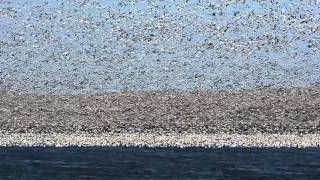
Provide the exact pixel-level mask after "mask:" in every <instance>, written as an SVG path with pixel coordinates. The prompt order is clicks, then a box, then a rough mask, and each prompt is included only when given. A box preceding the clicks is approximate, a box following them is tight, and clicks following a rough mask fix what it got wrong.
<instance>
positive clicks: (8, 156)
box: [0, 147, 320, 179]
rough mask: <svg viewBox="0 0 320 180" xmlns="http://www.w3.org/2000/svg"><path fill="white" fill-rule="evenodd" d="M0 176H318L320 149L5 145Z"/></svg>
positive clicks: (1, 156)
mask: <svg viewBox="0 0 320 180" xmlns="http://www.w3.org/2000/svg"><path fill="white" fill-rule="evenodd" d="M0 159H1V162H0V179H90V178H95V179H247V178H253V179H317V178H319V177H320V149H319V148H308V149H295V148H281V149H275V148H264V149H261V148H260V149H259V148H222V149H203V148H187V149H178V148H155V149H153V148H124V147H117V148H110V147H88V148H78V147H67V148H66V147H64V148H54V147H36V148H21V147H7V148H3V147H2V148H0Z"/></svg>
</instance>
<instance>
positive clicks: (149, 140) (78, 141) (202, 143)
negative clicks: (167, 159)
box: [0, 133, 320, 148]
mask: <svg viewBox="0 0 320 180" xmlns="http://www.w3.org/2000/svg"><path fill="white" fill-rule="evenodd" d="M12 146H20V147H32V146H53V147H67V146H78V147H90V146H110V147H115V146H125V147H151V148H152V147H179V148H186V147H204V148H222V147H275V148H281V147H295V148H307V147H320V138H319V134H307V135H301V136H299V135H294V134H285V135H280V134H255V135H239V134H209V135H204V134H167V135H157V134H138V133H133V134H130V133H127V134H125V133H120V134H100V135H88V134H0V147H12Z"/></svg>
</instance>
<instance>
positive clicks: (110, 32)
mask: <svg viewBox="0 0 320 180" xmlns="http://www.w3.org/2000/svg"><path fill="white" fill-rule="evenodd" d="M319 5H320V4H319V1H268V2H266V1H245V0H241V1H240V0H239V1H215V3H213V2H212V1H206V0H168V1H134V0H127V1H124V0H123V1H113V0H112V1H107V2H101V1H97V0H76V1H62V0H57V1H44V0H36V1H27V0H20V1H17V2H15V1H10V0H0V27H1V28H0V63H1V66H0V77H1V78H0V79H1V82H0V88H1V89H9V90H10V89H11V90H16V91H21V92H38V93H41V92H42V93H43V92H50V93H77V92H78V93H79V92H94V91H117V90H141V89H142V90H146V89H147V90H148V89H149V90H150V89H151V90H159V89H179V90H195V89H210V90H215V89H238V88H251V87H257V86H259V87H260V86H305V85H308V84H310V83H314V82H317V81H319V80H320V77H319V74H320V63H319V61H318V59H319V58H320V51H319V50H320V23H319V22H320V6H319Z"/></svg>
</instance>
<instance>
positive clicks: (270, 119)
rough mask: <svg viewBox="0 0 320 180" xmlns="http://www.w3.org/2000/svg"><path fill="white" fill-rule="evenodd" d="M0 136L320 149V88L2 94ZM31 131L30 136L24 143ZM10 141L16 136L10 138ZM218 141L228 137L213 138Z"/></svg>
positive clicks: (33, 140) (30, 141) (4, 139)
mask: <svg viewBox="0 0 320 180" xmlns="http://www.w3.org/2000/svg"><path fill="white" fill-rule="evenodd" d="M0 132H1V133H0V136H1V137H0V146H4V145H7V144H8V143H9V144H18V145H19V144H20V145H23V142H26V145H40V144H39V142H38V141H37V140H41V139H43V138H44V137H46V138H48V139H47V140H48V142H47V144H48V145H50V144H52V142H56V141H57V142H59V143H58V144H62V145H63V144H64V145H66V144H69V143H73V140H72V137H75V138H76V139H78V141H79V145H81V144H82V143H86V142H87V141H86V140H84V141H83V140H82V139H83V137H82V136H78V135H79V134H80V135H83V134H84V135H86V136H87V135H89V137H88V143H89V144H91V145H96V143H97V142H95V141H96V140H95V138H96V139H100V140H103V139H104V137H107V138H109V139H107V140H105V141H106V142H107V143H106V144H105V145H112V144H117V142H118V141H117V140H114V137H115V136H117V137H118V136H122V135H123V138H125V137H127V138H128V139H123V142H124V143H128V145H130V143H129V142H131V141H132V142H137V143H138V144H139V143H140V144H141V143H142V144H143V143H145V144H144V145H146V146H148V145H150V146H151V145H156V144H158V141H155V142H154V141H150V140H148V139H144V138H141V136H140V137H139V138H141V139H139V138H138V139H137V138H132V139H130V136H131V135H132V136H137V135H138V134H140V135H146V136H154V137H158V136H159V137H163V138H164V140H163V142H165V143H164V144H163V145H164V146H179V143H180V142H184V143H186V144H187V146H191V145H192V144H198V145H199V146H202V145H201V143H202V142H203V143H204V145H203V146H218V145H219V144H221V143H222V145H226V146H233V145H234V146H241V143H240V141H238V138H240V139H244V141H245V142H244V144H245V145H246V146H260V145H261V146H272V147H273V146H275V147H276V146H278V145H279V146H282V145H284V146H307V147H308V146H315V145H316V146H318V145H319V144H320V137H319V136H318V134H320V88H319V87H318V86H313V87H309V88H290V89H283V88H282V89H270V88H266V89H255V90H242V91H238V92H227V91H220V92H204V91H197V92H169V91H168V92H166V91H158V92H157V91H154V92H143V91H141V92H117V93H100V94H83V95H63V96H58V95H51V96H46V95H27V94H24V95H18V94H15V93H11V92H2V93H1V95H0ZM28 134H29V135H30V139H28V138H27V139H25V137H27V136H29V135H28ZM52 134H57V136H56V137H55V136H51V135H52ZM26 135H27V136H26ZM168 135H169V136H168ZM171 135H172V136H171ZM185 135H186V136H185ZM193 135H194V136H195V138H196V139H197V140H196V142H193V141H194V138H191V136H193ZM10 137H16V139H15V140H14V141H10ZM57 137H61V138H62V139H60V140H59V139H55V138H57ZM93 137H95V138H93ZM173 137H174V138H173ZM288 137H289V139H288ZM19 138H21V139H19ZM90 138H91V139H90ZM202 138H203V139H202ZM217 138H218V139H219V138H226V140H224V141H223V142H220V141H217V142H215V141H212V139H217ZM230 138H231V139H230ZM247 138H249V140H248V141H247V140H245V139H247ZM256 138H258V139H256ZM54 139H55V140H54ZM85 139H86V138H85ZM259 139H260V140H259ZM100 140H99V141H100ZM169 140H170V141H172V142H169ZM161 141H162V140H161ZM264 141H265V142H264ZM241 142H242V140H241ZM287 142H288V144H287ZM166 143H167V144H166ZM215 143H217V144H215ZM261 143H262V144H261ZM277 143H278V145H277ZM279 143H280V144H279ZM45 144H46V143H45ZM131 145H132V144H131Z"/></svg>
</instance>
